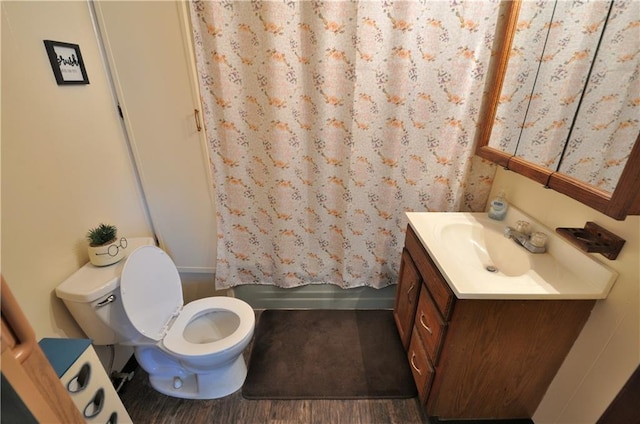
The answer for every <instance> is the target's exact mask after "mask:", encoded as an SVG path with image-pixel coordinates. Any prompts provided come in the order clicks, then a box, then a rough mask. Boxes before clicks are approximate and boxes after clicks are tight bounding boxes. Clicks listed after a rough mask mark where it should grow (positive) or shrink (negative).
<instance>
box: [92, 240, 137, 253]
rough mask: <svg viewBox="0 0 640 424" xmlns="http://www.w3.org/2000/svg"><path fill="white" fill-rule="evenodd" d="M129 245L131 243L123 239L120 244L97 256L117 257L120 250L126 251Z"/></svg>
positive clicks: (113, 245)
mask: <svg viewBox="0 0 640 424" xmlns="http://www.w3.org/2000/svg"><path fill="white" fill-rule="evenodd" d="M128 244H129V243H128V242H127V239H126V238H124V237H121V238H120V244H112V245H111V246H109V248H108V249H107V251H106V252H105V253H96V255H109V256H116V255H117V254H118V252H119V251H120V249H126V248H127V245H128Z"/></svg>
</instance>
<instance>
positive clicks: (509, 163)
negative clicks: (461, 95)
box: [476, 0, 640, 220]
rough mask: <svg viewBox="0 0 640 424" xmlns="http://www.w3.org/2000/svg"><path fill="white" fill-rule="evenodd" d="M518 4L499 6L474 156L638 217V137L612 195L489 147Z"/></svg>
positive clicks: (617, 213) (600, 207) (514, 0)
mask: <svg viewBox="0 0 640 424" xmlns="http://www.w3.org/2000/svg"><path fill="white" fill-rule="evenodd" d="M521 2H522V0H506V1H504V2H503V4H502V10H501V15H502V16H501V19H503V24H502V25H499V27H498V28H497V29H496V37H495V42H494V46H493V47H494V57H493V58H492V61H491V65H490V67H489V71H488V72H489V73H488V77H487V86H486V87H487V89H486V90H485V96H484V100H483V104H482V107H481V109H480V115H479V121H478V122H479V127H478V131H477V133H476V154H477V155H478V156H480V157H482V158H484V159H487V160H489V161H491V162H493V163H495V164H497V165H500V166H503V167H504V168H505V169H507V170H510V171H514V172H516V173H518V174H520V175H523V176H525V177H527V178H530V179H532V180H534V181H536V182H539V183H541V184H543V185H544V186H545V187H547V188H551V189H553V190H555V191H557V192H559V193H562V194H565V195H567V196H569V197H571V198H573V199H575V200H577V201H579V202H581V203H583V204H585V205H587V206H589V207H591V208H593V209H595V210H597V211H599V212H602V213H603V214H605V215H607V216H610V217H611V218H614V219H617V220H624V219H625V218H626V216H627V215H640V134H638V137H637V138H636V141H635V144H634V145H633V148H632V149H631V153H630V155H629V159H628V160H627V164H626V165H625V167H624V170H623V171H622V174H621V175H620V179H619V180H618V184H617V185H616V188H615V190H614V191H613V193H609V192H606V191H603V190H600V189H598V188H596V187H593V186H590V185H589V184H586V183H584V182H582V181H580V180H578V179H575V178H573V177H570V176H568V175H566V174H562V173H560V172H557V171H554V170H551V169H548V168H544V167H541V166H539V165H536V164H534V163H531V162H528V161H526V160H524V159H522V158H519V157H516V156H515V155H512V154H510V153H506V152H503V151H501V150H499V149H495V148H493V147H489V139H490V137H491V131H492V128H493V122H494V120H495V117H496V111H497V109H498V103H499V99H500V93H501V92H502V85H503V82H504V76H505V74H506V70H507V65H508V62H509V55H510V52H511V46H512V44H513V38H514V36H515V33H516V28H517V24H518V15H519V13H520V5H521Z"/></svg>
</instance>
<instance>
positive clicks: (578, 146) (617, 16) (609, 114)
mask: <svg viewBox="0 0 640 424" xmlns="http://www.w3.org/2000/svg"><path fill="white" fill-rule="evenodd" d="M639 40H640V2H637V1H615V2H614V3H613V5H612V9H611V13H610V15H609V19H608V22H607V26H606V28H605V31H604V34H603V38H602V43H601V48H600V49H599V51H598V54H597V57H596V60H595V63H594V66H593V70H592V72H591V75H590V78H589V82H588V84H587V88H586V91H585V96H584V99H583V101H582V104H581V106H580V111H579V113H578V116H577V119H576V122H575V125H574V128H573V130H572V132H571V136H570V138H569V141H568V143H567V147H566V150H565V153H564V155H563V158H562V161H561V164H560V167H559V171H560V172H562V173H565V174H568V175H571V176H572V177H574V178H577V179H579V180H581V181H584V182H586V183H588V184H589V185H592V186H594V187H598V188H600V189H602V190H604V191H607V192H613V190H614V189H615V187H616V184H617V182H618V179H619V177H620V174H621V173H622V170H623V169H624V166H625V164H626V161H627V158H628V157H629V154H630V152H631V148H632V147H633V144H634V142H635V140H636V137H637V136H638V131H640V119H639V118H640V43H639Z"/></svg>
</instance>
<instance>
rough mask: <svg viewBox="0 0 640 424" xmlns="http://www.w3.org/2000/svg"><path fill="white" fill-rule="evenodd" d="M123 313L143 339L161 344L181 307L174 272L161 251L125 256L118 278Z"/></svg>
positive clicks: (146, 249)
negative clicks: (167, 328) (145, 337)
mask: <svg viewBox="0 0 640 424" xmlns="http://www.w3.org/2000/svg"><path fill="white" fill-rule="evenodd" d="M120 293H121V296H122V305H123V307H124V311H125V313H126V314H127V317H128V318H129V321H131V324H133V326H134V327H135V328H136V330H138V331H139V332H140V333H142V334H143V335H145V336H147V337H149V338H151V339H153V340H156V341H158V340H161V339H162V337H163V336H164V333H165V332H166V327H167V323H168V322H169V320H170V319H171V318H172V317H173V316H175V315H177V314H178V312H179V311H180V308H181V307H182V305H183V298H182V284H181V283H180V275H179V274H178V270H177V268H176V266H175V264H174V263H173V261H172V260H171V258H170V257H169V255H167V254H166V253H165V252H164V251H163V250H162V249H159V248H157V247H155V246H142V247H139V248H138V249H136V250H134V251H133V252H131V253H129V256H128V257H127V260H126V262H125V264H124V268H123V269H122V275H121V277H120Z"/></svg>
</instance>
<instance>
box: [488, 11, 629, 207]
mask: <svg viewBox="0 0 640 424" xmlns="http://www.w3.org/2000/svg"><path fill="white" fill-rule="evenodd" d="M639 12H640V5H638V4H634V2H633V1H620V0H615V1H612V2H611V1H608V2H565V1H557V2H544V1H543V2H522V3H521V2H519V1H507V2H503V3H502V16H501V18H502V25H501V26H500V28H499V31H498V33H497V34H496V39H495V40H496V41H495V43H494V51H495V52H497V54H496V55H495V56H494V61H493V63H492V64H491V68H490V74H489V81H490V82H489V86H488V93H487V94H488V95H487V96H486V97H485V103H484V104H483V107H482V110H481V122H482V123H483V125H482V126H481V128H480V131H479V139H478V140H477V142H478V149H477V153H478V155H480V156H482V157H485V158H487V159H489V160H492V161H493V162H495V163H498V164H500V165H503V166H505V167H507V168H509V169H511V170H513V171H516V172H518V173H521V174H523V175H525V176H527V177H529V178H532V179H534V180H536V181H539V182H541V183H542V184H544V185H546V186H548V187H550V188H553V189H556V190H557V191H560V192H562V193H564V194H567V195H569V196H571V197H573V198H575V199H576V200H579V201H581V202H583V203H585V204H587V205H589V206H591V207H593V208H595V209H597V210H599V211H601V212H603V213H605V214H607V215H609V216H612V217H614V218H616V219H624V217H625V216H626V215H627V214H629V213H633V214H638V213H640V205H639V204H640V200H638V198H639V197H640V196H639V194H638V193H639V191H640V190H639V187H638V186H640V172H639V171H638V170H637V169H638V168H640V151H639V150H640V146H639V144H640V143H638V141H637V140H638V131H639V128H640V120H639V119H638V116H640V111H639V110H640V53H639V52H638V46H637V39H638V37H639V35H640V26H639V25H638V20H637V16H638V15H639V14H640V13H639ZM634 18H635V19H634Z"/></svg>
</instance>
